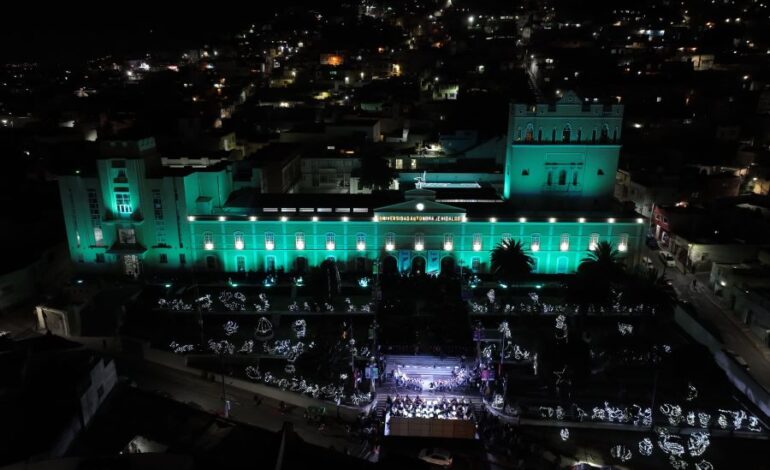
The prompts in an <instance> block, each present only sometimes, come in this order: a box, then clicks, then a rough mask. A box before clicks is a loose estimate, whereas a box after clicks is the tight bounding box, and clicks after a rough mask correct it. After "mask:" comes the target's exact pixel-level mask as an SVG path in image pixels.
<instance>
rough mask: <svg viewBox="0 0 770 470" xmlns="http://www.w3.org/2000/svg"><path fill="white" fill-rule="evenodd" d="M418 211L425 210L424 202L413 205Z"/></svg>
mask: <svg viewBox="0 0 770 470" xmlns="http://www.w3.org/2000/svg"><path fill="white" fill-rule="evenodd" d="M414 207H415V208H416V209H417V210H418V211H422V210H425V204H423V203H421V202H418V203H417V205H416V206H414Z"/></svg>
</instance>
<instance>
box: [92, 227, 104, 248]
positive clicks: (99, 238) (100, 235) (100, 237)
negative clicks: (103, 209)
mask: <svg viewBox="0 0 770 470" xmlns="http://www.w3.org/2000/svg"><path fill="white" fill-rule="evenodd" d="M102 242H104V232H102V228H101V227H94V243H96V246H101V244H102Z"/></svg>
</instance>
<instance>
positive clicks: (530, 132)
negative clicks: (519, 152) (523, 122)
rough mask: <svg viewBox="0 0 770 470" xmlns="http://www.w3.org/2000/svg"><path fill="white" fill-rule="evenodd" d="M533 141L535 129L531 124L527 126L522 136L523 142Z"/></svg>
mask: <svg viewBox="0 0 770 470" xmlns="http://www.w3.org/2000/svg"><path fill="white" fill-rule="evenodd" d="M534 139H535V128H534V127H532V124H527V133H526V134H525V135H524V141H525V142H532V141H533V140H534Z"/></svg>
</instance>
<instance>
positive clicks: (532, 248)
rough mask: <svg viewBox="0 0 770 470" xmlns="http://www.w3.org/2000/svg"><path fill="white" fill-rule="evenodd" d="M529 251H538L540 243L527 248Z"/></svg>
mask: <svg viewBox="0 0 770 470" xmlns="http://www.w3.org/2000/svg"><path fill="white" fill-rule="evenodd" d="M529 249H530V250H532V251H540V243H533V244H531V245H530V246H529Z"/></svg>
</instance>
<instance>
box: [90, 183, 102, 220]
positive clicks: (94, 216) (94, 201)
mask: <svg viewBox="0 0 770 470" xmlns="http://www.w3.org/2000/svg"><path fill="white" fill-rule="evenodd" d="M88 213H89V215H90V216H91V222H92V223H93V224H94V226H97V225H99V224H100V223H101V217H100V212H99V198H98V197H97V195H96V190H95V189H89V190H88Z"/></svg>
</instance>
